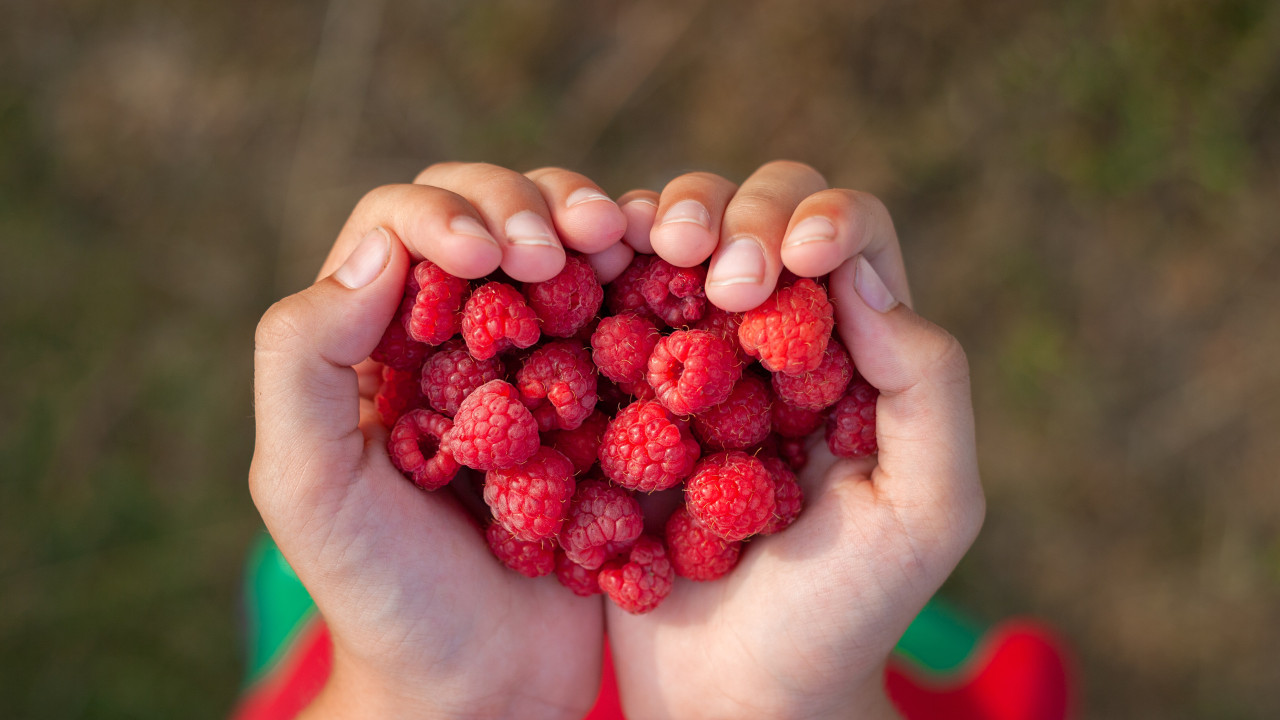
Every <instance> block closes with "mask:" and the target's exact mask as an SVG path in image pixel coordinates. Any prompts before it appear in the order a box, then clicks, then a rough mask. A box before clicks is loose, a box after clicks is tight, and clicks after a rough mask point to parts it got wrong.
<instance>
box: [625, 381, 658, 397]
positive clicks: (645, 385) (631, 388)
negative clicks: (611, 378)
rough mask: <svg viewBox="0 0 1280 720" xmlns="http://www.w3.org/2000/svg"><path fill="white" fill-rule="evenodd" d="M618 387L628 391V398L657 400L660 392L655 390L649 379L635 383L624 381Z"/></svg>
mask: <svg viewBox="0 0 1280 720" xmlns="http://www.w3.org/2000/svg"><path fill="white" fill-rule="evenodd" d="M618 389H619V390H621V391H622V392H624V393H626V395H627V397H628V398H634V399H636V400H657V399H658V393H657V392H655V391H654V389H653V386H652V385H650V384H649V382H648V381H647V380H640V381H639V382H633V383H622V384H621V385H618Z"/></svg>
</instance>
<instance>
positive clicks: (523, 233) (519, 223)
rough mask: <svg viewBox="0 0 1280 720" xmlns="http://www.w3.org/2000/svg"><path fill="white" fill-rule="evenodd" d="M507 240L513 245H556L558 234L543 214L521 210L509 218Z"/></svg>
mask: <svg viewBox="0 0 1280 720" xmlns="http://www.w3.org/2000/svg"><path fill="white" fill-rule="evenodd" d="M506 230H507V242H509V243H511V244H512V245H541V246H544V247H555V246H556V236H555V235H554V234H553V233H552V232H551V227H550V226H549V225H547V221H546V220H543V219H542V216H541V215H539V214H538V213H536V212H534V211H532V210H521V211H520V212H518V213H516V214H515V215H512V216H511V217H509V218H507V226H506Z"/></svg>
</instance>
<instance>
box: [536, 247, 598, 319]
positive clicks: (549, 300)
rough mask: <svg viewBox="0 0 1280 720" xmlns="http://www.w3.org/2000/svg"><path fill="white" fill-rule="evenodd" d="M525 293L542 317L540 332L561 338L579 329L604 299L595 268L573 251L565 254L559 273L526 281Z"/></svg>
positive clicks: (592, 315) (593, 315) (540, 317)
mask: <svg viewBox="0 0 1280 720" xmlns="http://www.w3.org/2000/svg"><path fill="white" fill-rule="evenodd" d="M524 294H525V297H527V298H528V299H529V307H531V308H533V311H534V313H536V314H537V315H538V318H539V319H541V320H542V332H544V333H546V334H548V335H550V336H552V337H561V338H567V337H572V336H573V334H574V333H576V332H578V331H579V330H581V329H582V327H583V326H585V325H586V324H587V323H588V322H590V320H591V318H593V317H595V314H596V311H598V310H599V309H600V303H601V302H603V301H604V288H603V287H601V286H600V281H599V280H597V279H596V273H595V271H594V270H592V269H591V266H590V265H588V264H587V261H586V260H584V259H582V257H581V256H579V255H574V254H569V255H567V256H566V257H565V259H564V269H563V270H561V271H560V274H558V275H556V276H555V277H553V278H551V279H550V280H547V281H545V282H540V283H528V284H526V285H525V286H524Z"/></svg>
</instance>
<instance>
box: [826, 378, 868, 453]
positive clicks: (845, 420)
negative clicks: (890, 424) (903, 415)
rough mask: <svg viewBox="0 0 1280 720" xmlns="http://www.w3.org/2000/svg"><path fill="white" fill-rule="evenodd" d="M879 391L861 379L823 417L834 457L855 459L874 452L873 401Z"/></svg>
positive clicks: (855, 381) (828, 444)
mask: <svg viewBox="0 0 1280 720" xmlns="http://www.w3.org/2000/svg"><path fill="white" fill-rule="evenodd" d="M878 397H880V391H879V390H877V389H875V388H874V387H871V385H870V384H869V383H867V381H866V380H863V379H862V378H861V377H858V378H855V379H854V381H853V382H852V383H850V384H849V390H848V392H846V393H845V395H844V397H842V398H840V401H839V402H837V403H836V406H835V407H833V408H831V414H830V415H828V416H827V447H829V448H831V452H832V454H833V455H835V456H836V457H845V458H855V457H863V456H865V455H874V454H875V453H876V449H877V448H876V398H878Z"/></svg>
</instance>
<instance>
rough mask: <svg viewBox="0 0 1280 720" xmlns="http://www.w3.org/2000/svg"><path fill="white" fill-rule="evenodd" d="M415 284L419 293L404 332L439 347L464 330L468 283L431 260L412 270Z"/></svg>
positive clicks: (407, 317) (406, 320)
mask: <svg viewBox="0 0 1280 720" xmlns="http://www.w3.org/2000/svg"><path fill="white" fill-rule="evenodd" d="M413 281H414V283H413V284H416V285H417V286H418V292H417V293H416V294H415V295H414V297H413V305H412V309H411V310H410V311H409V313H408V315H407V316H406V318H405V329H406V330H408V331H409V337H411V338H413V339H414V340H417V341H418V342H421V343H426V344H427V345H439V344H440V343H442V342H444V341H445V340H448V339H449V338H451V337H453V336H454V335H456V334H457V332H458V330H459V328H460V327H461V323H462V314H461V309H462V301H463V297H464V296H465V295H466V293H467V281H466V280H463V279H462V278H460V277H454V276H453V275H450V274H449V273H447V272H445V271H444V270H443V269H441V268H440V266H439V265H436V264H435V263H433V262H431V261H430V260H423V261H422V262H420V263H418V264H417V265H415V266H414V267H413Z"/></svg>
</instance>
